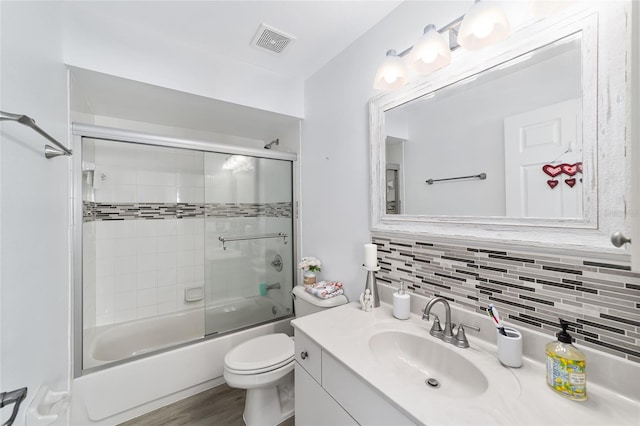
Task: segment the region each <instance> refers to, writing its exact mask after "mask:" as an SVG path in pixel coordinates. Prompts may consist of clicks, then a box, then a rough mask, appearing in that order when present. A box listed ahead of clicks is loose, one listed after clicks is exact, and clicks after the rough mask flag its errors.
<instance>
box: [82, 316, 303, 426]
mask: <svg viewBox="0 0 640 426" xmlns="http://www.w3.org/2000/svg"><path fill="white" fill-rule="evenodd" d="M274 332H286V333H288V334H291V332H292V329H291V325H290V319H285V320H280V321H277V322H273V323H269V324H265V325H261V326H258V327H254V328H251V329H247V330H243V331H240V332H237V333H233V334H229V335H226V336H221V337H219V338H215V339H210V340H206V341H203V342H201V343H197V344H193V345H188V346H184V347H181V348H178V349H175V350H172V351H168V352H164V353H161V354H158V355H154V356H150V357H147V358H142V359H139V360H135V361H132V362H129V363H126V364H122V365H118V366H114V367H111V368H108V369H105V370H102V371H97V372H95V373H91V374H88V375H86V376H82V377H79V378H76V379H74V380H73V383H72V398H71V421H70V424H82V425H113V424H118V423H121V422H123V421H126V420H129V419H132V418H134V417H137V416H139V415H141V414H144V413H147V412H149V411H152V410H154V409H157V408H159V407H162V406H164V405H167V404H170V403H172V402H175V401H178V400H180V399H182V398H186V397H188V396H191V395H194V394H196V393H198V392H202V391H204V390H207V389H209V388H211V387H214V386H217V385H220V384H222V383H224V379H223V378H222V374H223V367H224V356H225V354H226V353H227V351H228V350H229V349H231V348H232V347H234V346H236V345H238V344H239V343H241V342H243V341H245V340H247V339H250V338H252V337H256V336H260V335H264V334H268V333H274Z"/></svg>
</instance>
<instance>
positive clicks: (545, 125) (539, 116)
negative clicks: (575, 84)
mask: <svg viewBox="0 0 640 426" xmlns="http://www.w3.org/2000/svg"><path fill="white" fill-rule="evenodd" d="M581 111H582V104H581V99H571V100H568V101H564V102H560V103H557V104H553V105H549V106H546V107H544V108H540V109H536V110H533V111H528V112H525V113H522V114H518V115H513V116H510V117H507V118H505V120H504V136H505V138H504V141H505V191H506V209H507V211H506V213H507V217H539V218H582V173H576V174H575V175H574V176H570V175H567V174H565V173H560V174H558V175H557V176H555V177H552V176H549V175H548V174H546V173H545V172H544V171H543V166H544V165H546V164H551V165H558V166H559V165H560V164H563V163H564V164H575V163H579V162H581V161H582V115H581ZM572 179H575V180H572ZM554 181H555V182H554Z"/></svg>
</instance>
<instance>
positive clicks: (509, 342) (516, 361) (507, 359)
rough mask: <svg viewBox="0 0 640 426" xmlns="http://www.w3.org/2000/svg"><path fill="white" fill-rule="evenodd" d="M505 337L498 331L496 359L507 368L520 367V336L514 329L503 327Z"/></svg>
mask: <svg viewBox="0 0 640 426" xmlns="http://www.w3.org/2000/svg"><path fill="white" fill-rule="evenodd" d="M504 331H505V332H506V333H507V335H506V336H504V335H502V334H500V331H498V359H499V360H500V362H501V363H502V364H504V365H506V366H507V367H516V368H517V367H520V366H522V334H520V332H519V331H518V330H516V329H515V328H511V327H505V328H504Z"/></svg>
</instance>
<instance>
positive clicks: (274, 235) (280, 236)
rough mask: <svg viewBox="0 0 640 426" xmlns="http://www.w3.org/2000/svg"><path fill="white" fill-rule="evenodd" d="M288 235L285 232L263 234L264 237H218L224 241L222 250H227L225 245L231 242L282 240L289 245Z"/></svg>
mask: <svg viewBox="0 0 640 426" xmlns="http://www.w3.org/2000/svg"><path fill="white" fill-rule="evenodd" d="M287 237H288V235H287V234H285V233H284V232H278V233H277V234H275V233H274V234H262V235H237V236H229V237H223V236H222V235H221V236H220V237H218V239H219V240H220V241H222V249H223V250H226V249H227V246H225V244H226V243H227V242H229V241H245V240H262V239H265V238H282V242H283V243H284V244H287Z"/></svg>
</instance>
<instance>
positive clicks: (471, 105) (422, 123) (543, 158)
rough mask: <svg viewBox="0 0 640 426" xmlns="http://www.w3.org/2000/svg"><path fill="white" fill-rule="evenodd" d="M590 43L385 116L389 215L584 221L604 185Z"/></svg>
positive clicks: (526, 60) (578, 37)
mask: <svg viewBox="0 0 640 426" xmlns="http://www.w3.org/2000/svg"><path fill="white" fill-rule="evenodd" d="M581 42H582V33H581V32H578V33H575V34H572V35H569V36H567V37H564V38H562V39H560V40H557V41H555V42H554V43H551V44H549V45H546V46H542V47H539V48H537V49H535V50H532V51H531V52H528V53H525V54H523V55H520V56H517V57H515V58H513V59H510V60H509V61H506V62H504V63H502V64H500V65H498V66H495V67H493V68H491V69H487V70H484V71H482V72H480V73H478V74H475V75H473V76H471V77H468V78H466V79H464V80H460V81H456V82H454V83H453V84H451V85H449V86H446V87H443V88H440V89H438V90H436V91H433V92H431V93H428V94H426V95H424V96H421V97H420V98H416V99H413V100H411V101H409V102H406V103H404V104H402V105H398V106H397V107H395V108H392V109H390V110H387V111H385V124H386V126H385V130H386V134H385V140H384V145H385V155H386V159H387V160H386V164H385V169H386V181H385V185H386V192H385V194H386V200H385V201H386V212H385V213H387V214H408V215H429V216H436V215H441V216H442V215H446V216H478V217H491V216H495V217H508V218H564V219H574V220H577V221H582V220H583V219H584V214H583V204H585V203H588V202H589V200H591V199H592V198H590V197H584V196H583V193H587V194H588V193H592V192H593V190H594V188H593V187H591V185H590V184H589V183H590V182H591V181H590V180H589V179H583V176H584V175H585V174H586V175H588V174H589V173H591V172H592V171H593V170H592V169H590V170H587V171H585V170H584V167H583V149H582V145H583V144H582V98H583V96H582V92H583V85H582V54H581ZM589 130H590V131H593V129H589ZM563 169H564V171H563ZM585 180H586V182H584V181H585ZM587 208H589V206H587Z"/></svg>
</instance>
